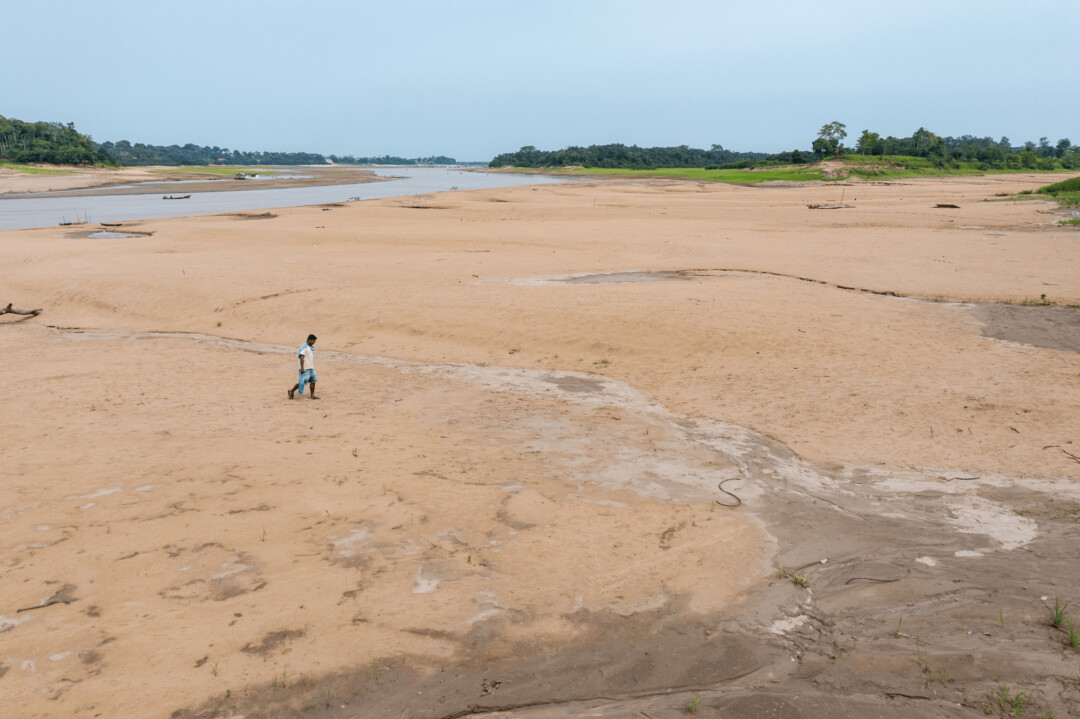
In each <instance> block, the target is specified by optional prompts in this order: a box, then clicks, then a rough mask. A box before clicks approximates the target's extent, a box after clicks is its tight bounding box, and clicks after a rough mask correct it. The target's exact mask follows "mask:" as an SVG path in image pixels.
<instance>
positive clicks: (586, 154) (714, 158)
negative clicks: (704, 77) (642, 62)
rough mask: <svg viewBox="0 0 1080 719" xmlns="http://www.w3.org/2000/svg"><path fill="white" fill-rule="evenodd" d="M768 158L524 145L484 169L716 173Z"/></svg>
mask: <svg viewBox="0 0 1080 719" xmlns="http://www.w3.org/2000/svg"><path fill="white" fill-rule="evenodd" d="M769 157H770V156H769V155H767V154H766V153H763V152H732V151H731V150H725V149H724V148H723V147H721V146H720V145H713V146H712V148H711V149H708V150H699V149H697V148H693V147H687V146H686V145H680V146H679V147H638V146H637V145H631V146H626V145H620V144H614V145H589V146H588V147H568V148H566V149H564V150H554V151H547V150H537V149H536V148H535V147H533V146H532V145H526V146H525V147H523V148H521V149H520V150H518V151H517V152H507V153H504V154H502V155H497V156H496V157H495V159H493V160H492V161H491V162H490V163H488V167H507V166H514V167H566V166H568V165H581V166H582V167H601V168H622V169H632V170H651V169H656V168H658V167H704V168H708V169H716V168H720V167H724V166H725V165H730V164H732V163H738V162H744V163H749V164H750V165H753V164H755V163H758V162H766V161H768V159H769Z"/></svg>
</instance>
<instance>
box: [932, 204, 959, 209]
mask: <svg viewBox="0 0 1080 719" xmlns="http://www.w3.org/2000/svg"><path fill="white" fill-rule="evenodd" d="M934 207H935V208H938V207H945V208H950V209H953V210H959V209H960V205H950V204H948V203H944V202H939V203H938V204H936V205H934Z"/></svg>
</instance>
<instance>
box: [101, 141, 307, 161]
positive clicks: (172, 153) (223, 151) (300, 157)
mask: <svg viewBox="0 0 1080 719" xmlns="http://www.w3.org/2000/svg"><path fill="white" fill-rule="evenodd" d="M99 147H100V148H101V150H102V151H103V152H107V153H108V154H109V155H110V156H112V157H113V158H114V159H115V160H116V162H117V163H119V164H120V165H124V166H131V165H320V164H324V163H325V162H326V158H325V157H323V156H322V155H319V154H316V153H313V152H243V151H241V150H230V149H229V148H227V147H216V146H215V147H206V146H204V147H200V146H198V145H194V144H192V143H190V142H189V143H188V144H186V145H183V146H181V145H144V144H143V143H141V142H136V143H134V144H132V143H130V142H128V141H127V140H120V141H119V142H116V143H113V142H104V143H102V144H101V145H100V146H99Z"/></svg>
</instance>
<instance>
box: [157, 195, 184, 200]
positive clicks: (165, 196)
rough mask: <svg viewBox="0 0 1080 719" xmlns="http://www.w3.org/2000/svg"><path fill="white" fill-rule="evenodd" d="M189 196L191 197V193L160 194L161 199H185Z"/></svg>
mask: <svg viewBox="0 0 1080 719" xmlns="http://www.w3.org/2000/svg"><path fill="white" fill-rule="evenodd" d="M189 197H191V195H162V196H161V199H163V200H186V199H188V198H189Z"/></svg>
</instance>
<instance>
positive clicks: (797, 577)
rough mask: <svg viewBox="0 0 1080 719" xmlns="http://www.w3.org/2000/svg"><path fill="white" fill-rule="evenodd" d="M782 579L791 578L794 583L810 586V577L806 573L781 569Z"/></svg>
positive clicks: (804, 586)
mask: <svg viewBox="0 0 1080 719" xmlns="http://www.w3.org/2000/svg"><path fill="white" fill-rule="evenodd" d="M780 579H790V580H791V582H792V583H793V584H797V585H799V586H800V587H803V588H804V589H805V588H806V587H809V586H810V577H808V576H806V575H805V574H792V573H791V572H789V571H788V570H786V569H781V570H780Z"/></svg>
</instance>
